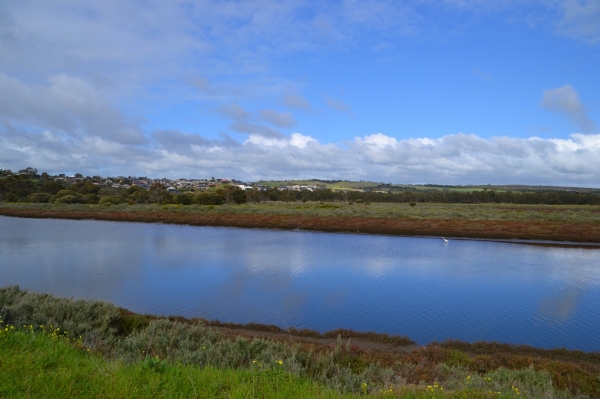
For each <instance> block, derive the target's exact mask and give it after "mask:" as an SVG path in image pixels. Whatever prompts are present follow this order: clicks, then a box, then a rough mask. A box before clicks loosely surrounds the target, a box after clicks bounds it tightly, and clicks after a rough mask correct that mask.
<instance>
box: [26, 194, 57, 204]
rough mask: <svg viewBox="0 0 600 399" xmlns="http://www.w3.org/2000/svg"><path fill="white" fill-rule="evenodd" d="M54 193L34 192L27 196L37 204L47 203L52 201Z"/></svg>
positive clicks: (29, 200) (28, 199) (28, 200)
mask: <svg viewBox="0 0 600 399" xmlns="http://www.w3.org/2000/svg"><path fill="white" fill-rule="evenodd" d="M51 197H52V195H50V194H47V193H34V194H31V195H29V196H28V197H27V202H33V203H36V204H47V203H48V202H49V201H50V198H51Z"/></svg>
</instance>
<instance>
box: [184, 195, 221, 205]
mask: <svg viewBox="0 0 600 399" xmlns="http://www.w3.org/2000/svg"><path fill="white" fill-rule="evenodd" d="M192 202H193V203H194V204H198V205H222V204H223V202H224V199H223V196H222V195H219V194H217V193H214V192H205V193H200V194H194V198H193V200H192Z"/></svg>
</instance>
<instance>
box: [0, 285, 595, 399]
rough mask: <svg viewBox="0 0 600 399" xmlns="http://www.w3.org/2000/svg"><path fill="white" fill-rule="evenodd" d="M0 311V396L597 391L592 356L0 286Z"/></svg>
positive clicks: (577, 394) (566, 394)
mask: <svg viewBox="0 0 600 399" xmlns="http://www.w3.org/2000/svg"><path fill="white" fill-rule="evenodd" d="M0 318H1V319H0V327H1V329H0V331H1V332H0V358H1V359H2V361H1V362H0V370H1V372H0V396H2V397H49V398H50V397H69V396H71V397H72V396H77V397H123V396H127V397H202V398H210V397H214V398H217V397H268V398H271V397H273V398H275V397H300V398H301V397H307V398H308V397H311V398H313V397H315V398H318V397H323V398H338V397H339V398H346V397H348V398H349V397H358V396H366V395H371V396H374V397H390V398H392V397H399V398H434V397H435V398H498V397H499V398H521V397H523V398H584V397H591V398H598V397H600V369H599V367H600V354H599V353H583V352H578V351H567V350H541V349H535V348H528V347H515V346H510V345H500V344H495V343H487V344H486V343H478V344H466V343H461V342H454V341H449V342H444V343H432V344H430V345H428V346H426V347H418V348H415V349H413V350H412V351H411V350H406V348H403V347H402V346H397V345H405V344H409V343H410V342H411V341H410V340H408V339H406V340H401V339H400V340H399V338H394V337H387V338H384V339H383V338H382V339H381V340H380V341H381V342H388V343H389V344H390V347H389V348H388V349H387V350H372V349H365V348H363V347H360V346H357V345H356V344H355V343H354V341H353V339H355V338H356V337H357V336H359V334H356V333H353V332H350V331H339V333H340V334H339V335H338V338H337V340H335V341H334V343H333V344H331V345H325V344H320V343H315V342H308V341H305V340H302V338H301V337H302V331H297V330H293V331H288V330H282V329H280V328H278V327H275V326H263V327H262V328H259V326H258V325H244V326H240V325H227V324H223V323H219V322H208V321H204V320H200V319H193V320H187V319H184V318H182V317H170V318H160V317H156V316H149V315H138V314H133V313H131V312H128V311H126V310H124V309H120V308H117V307H115V306H114V305H112V304H110V303H106V302H98V301H85V300H72V299H66V298H57V297H54V296H51V295H44V294H37V293H29V292H27V291H24V290H21V289H19V288H18V287H6V288H1V289H0ZM252 327H254V328H255V329H256V330H263V331H269V330H273V331H274V332H282V331H285V332H287V333H288V334H287V335H284V337H278V336H277V335H276V334H274V335H273V336H272V337H262V338H259V337H258V336H257V335H253V334H248V333H247V330H246V329H249V328H252ZM240 328H244V330H238V329H240ZM244 331H246V334H243V333H242V332H244ZM304 334H305V336H313V335H314V334H315V333H311V332H307V331H305V333H304ZM316 334H318V333H316ZM332 334H335V332H333V333H332ZM373 335H374V334H373V333H371V334H363V335H362V337H363V339H367V338H368V337H369V336H373ZM403 349H404V350H403Z"/></svg>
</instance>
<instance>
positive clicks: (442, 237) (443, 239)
mask: <svg viewBox="0 0 600 399" xmlns="http://www.w3.org/2000/svg"><path fill="white" fill-rule="evenodd" d="M442 240H444V241H446V242H450V241H448V240H446V239H445V238H444V237H442Z"/></svg>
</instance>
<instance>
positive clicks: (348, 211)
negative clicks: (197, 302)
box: [0, 203, 600, 246]
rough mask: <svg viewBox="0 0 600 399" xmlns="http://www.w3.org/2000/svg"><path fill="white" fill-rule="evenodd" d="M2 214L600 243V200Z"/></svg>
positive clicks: (25, 209)
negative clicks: (582, 202) (599, 202)
mask: <svg viewBox="0 0 600 399" xmlns="http://www.w3.org/2000/svg"><path fill="white" fill-rule="evenodd" d="M0 215H4V216H15V217H29V218H59V219H93V220H111V221H128V222H145V223H173V224H187V225H193V226H227V227H243V228H267V229H286V230H294V229H299V230H308V231H323V232H342V233H362V234H386V235H397V236H438V237H439V236H444V237H453V238H472V239H490V240H503V241H514V242H518V241H519V240H526V241H530V242H533V243H538V244H544V245H552V244H559V243H561V242H562V243H563V244H565V245H576V246H577V245H578V244H579V245H582V246H583V245H585V244H587V245H592V246H594V245H595V244H600V207H597V206H589V205H580V206H573V205H569V206H563V205H561V206H558V205H557V206H550V205H511V204H417V205H416V206H414V207H411V206H410V205H408V204H350V203H291V204H286V203H267V204H244V205H222V206H212V205H209V206H201V205H163V206H158V205H127V204H121V205H113V206H104V205H81V204H62V205H51V204H20V203H15V204H11V203H3V204H0Z"/></svg>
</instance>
